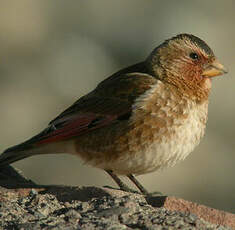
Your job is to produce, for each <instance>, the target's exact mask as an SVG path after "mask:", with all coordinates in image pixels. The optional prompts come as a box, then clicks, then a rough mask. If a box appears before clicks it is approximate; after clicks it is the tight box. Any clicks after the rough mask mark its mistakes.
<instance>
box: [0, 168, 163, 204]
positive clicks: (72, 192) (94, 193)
mask: <svg viewBox="0 0 235 230" xmlns="http://www.w3.org/2000/svg"><path fill="white" fill-rule="evenodd" d="M0 187H3V188H5V189H10V190H11V189H14V190H17V189H18V190H19V189H20V190H22V189H23V190H27V191H28V193H29V192H30V191H31V190H32V189H35V190H37V191H38V193H39V194H51V195H54V196H55V197H56V198H57V199H58V201H60V202H72V201H73V200H78V201H81V202H86V201H89V200H91V199H94V198H102V197H112V194H114V193H115V192H117V191H119V192H120V190H119V189H116V188H112V187H107V186H106V187H105V188H98V187H94V186H90V187H76V186H64V185H38V184H36V183H34V182H33V181H32V180H29V179H27V178H25V177H24V176H23V175H22V173H21V172H20V171H19V170H17V169H15V168H13V167H12V166H9V165H7V166H4V167H2V168H0ZM24 194H27V192H26V193H24ZM166 198H167V196H158V195H148V196H145V200H146V201H147V203H148V204H149V205H151V206H153V207H163V206H164V203H165V200H166Z"/></svg>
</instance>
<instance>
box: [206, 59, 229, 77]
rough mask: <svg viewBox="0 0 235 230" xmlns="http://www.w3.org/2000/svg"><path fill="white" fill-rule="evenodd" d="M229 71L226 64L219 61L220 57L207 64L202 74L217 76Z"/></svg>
mask: <svg viewBox="0 0 235 230" xmlns="http://www.w3.org/2000/svg"><path fill="white" fill-rule="evenodd" d="M227 72H228V71H227V70H226V69H225V68H224V66H223V65H222V64H221V63H220V62H219V61H218V59H215V60H214V61H213V62H212V63H211V64H209V65H207V66H206V67H205V68H204V70H203V72H202V76H205V77H215V76H218V75H222V74H225V73H227Z"/></svg>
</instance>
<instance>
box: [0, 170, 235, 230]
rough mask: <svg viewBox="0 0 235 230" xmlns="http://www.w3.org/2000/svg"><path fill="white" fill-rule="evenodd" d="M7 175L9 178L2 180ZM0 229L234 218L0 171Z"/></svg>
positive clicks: (170, 224)
mask: <svg viewBox="0 0 235 230" xmlns="http://www.w3.org/2000/svg"><path fill="white" fill-rule="evenodd" d="M7 175H9V176H7ZM0 186H1V187H0V228H1V229H21V230H23V229H27V230H29V229H67V230H70V229H71V230H72V229H89V230H90V229H102V230H103V229H109V230H120V229H161V230H163V229H218V230H225V229H232V228H235V215H233V214H231V213H226V212H223V211H219V210H215V209H212V208H208V207H206V206H203V205H199V204H195V203H192V202H189V201H185V200H182V199H179V198H175V197H166V196H156V197H144V196H143V195H139V194H135V193H126V192H123V191H120V190H116V189H110V188H97V187H69V186H40V185H36V184H35V183H33V182H32V181H29V180H27V179H25V178H24V177H23V176H21V175H20V174H19V173H18V172H17V171H16V170H14V169H13V168H12V167H10V166H8V167H7V168H4V169H3V170H1V172H0Z"/></svg>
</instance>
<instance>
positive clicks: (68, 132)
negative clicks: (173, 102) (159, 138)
mask: <svg viewBox="0 0 235 230" xmlns="http://www.w3.org/2000/svg"><path fill="white" fill-rule="evenodd" d="M156 81H157V80H156V79H155V78H153V77H152V76H150V75H147V74H143V73H131V74H124V75H119V76H118V77H115V78H113V79H112V80H107V79H106V80H105V81H103V82H101V83H100V84H99V85H98V86H97V88H96V89H95V90H94V91H92V92H91V93H89V94H88V95H86V96H84V97H82V98H80V99H79V100H78V101H76V102H75V103H74V104H73V105H72V106H71V107H69V108H68V109H66V110H65V111H64V112H63V113H61V114H60V115H59V116H58V117H56V118H55V119H54V120H52V121H51V122H50V123H49V127H48V128H47V130H46V131H44V133H42V134H41V135H38V136H36V137H35V138H34V140H33V142H36V143H37V144H42V143H50V142H54V141H62V140H66V139H69V138H73V137H76V136H80V135H82V134H84V133H87V132H91V131H92V130H94V129H98V128H101V127H103V126H107V125H110V124H111V123H113V122H117V121H120V120H125V119H128V118H129V116H130V115H131V112H132V105H133V103H134V101H135V100H136V98H138V97H139V96H140V95H141V94H143V93H144V92H145V91H146V90H148V89H150V87H151V86H152V85H153V84H155V83H156Z"/></svg>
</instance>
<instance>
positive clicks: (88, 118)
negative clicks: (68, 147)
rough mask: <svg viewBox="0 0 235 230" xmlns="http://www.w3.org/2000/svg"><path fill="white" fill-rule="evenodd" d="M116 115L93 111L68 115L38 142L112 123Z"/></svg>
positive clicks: (58, 138) (63, 137)
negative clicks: (104, 114) (99, 113)
mask: <svg viewBox="0 0 235 230" xmlns="http://www.w3.org/2000/svg"><path fill="white" fill-rule="evenodd" d="M116 117H117V116H114V115H112V116H111V115H108V116H103V115H98V114H92V113H85V114H77V115H75V116H72V117H70V118H68V117H66V120H65V121H63V119H61V121H60V123H59V124H58V125H59V128H58V129H57V127H56V125H55V127H54V130H53V129H52V131H50V132H49V133H47V134H45V135H44V136H42V137H41V140H39V141H38V142H37V143H36V144H37V145H40V144H45V143H51V142H56V141H62V140H66V139H69V138H72V137H76V136H80V135H82V134H84V133H86V132H89V131H91V130H94V129H97V128H100V127H102V126H105V125H107V124H109V123H111V122H112V121H113V120H115V119H116ZM52 128H53V124H52Z"/></svg>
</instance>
